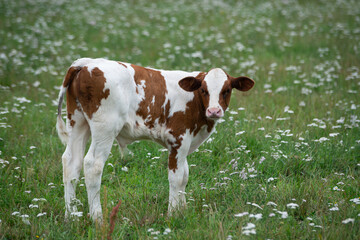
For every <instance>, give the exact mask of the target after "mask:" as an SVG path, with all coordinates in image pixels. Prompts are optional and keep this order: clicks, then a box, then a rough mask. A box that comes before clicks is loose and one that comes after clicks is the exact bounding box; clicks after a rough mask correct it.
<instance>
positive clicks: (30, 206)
mask: <svg viewBox="0 0 360 240" xmlns="http://www.w3.org/2000/svg"><path fill="white" fill-rule="evenodd" d="M29 208H39V205H37V204H30V205H29Z"/></svg>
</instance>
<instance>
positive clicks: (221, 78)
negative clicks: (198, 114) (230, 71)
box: [204, 68, 227, 113]
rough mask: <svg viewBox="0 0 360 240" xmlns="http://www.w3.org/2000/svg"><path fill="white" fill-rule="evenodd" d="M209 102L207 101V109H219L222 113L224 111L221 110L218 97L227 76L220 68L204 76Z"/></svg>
mask: <svg viewBox="0 0 360 240" xmlns="http://www.w3.org/2000/svg"><path fill="white" fill-rule="evenodd" d="M204 80H205V81H206V84H207V88H208V92H209V96H210V100H209V107H208V109H209V108H220V109H221V110H222V112H223V113H224V109H222V107H221V105H220V104H219V96H220V91H221V89H222V87H223V86H224V83H225V81H226V80H227V76H226V74H225V72H224V71H223V70H222V69H220V68H214V69H212V70H211V71H209V73H208V74H207V75H206V76H205V79H204Z"/></svg>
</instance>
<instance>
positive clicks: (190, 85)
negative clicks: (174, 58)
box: [179, 77, 201, 92]
mask: <svg viewBox="0 0 360 240" xmlns="http://www.w3.org/2000/svg"><path fill="white" fill-rule="evenodd" d="M179 86H180V87H181V88H182V89H184V90H185V91H188V92H193V91H195V90H197V89H199V88H200V87H201V79H197V78H195V77H186V78H183V79H181V80H180V81H179Z"/></svg>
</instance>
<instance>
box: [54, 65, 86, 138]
mask: <svg viewBox="0 0 360 240" xmlns="http://www.w3.org/2000/svg"><path fill="white" fill-rule="evenodd" d="M80 70H81V66H74V65H72V66H71V67H70V68H69V70H68V71H67V73H66V76H65V78H64V81H63V84H62V85H61V88H60V92H59V98H58V114H57V121H56V130H57V133H58V135H59V138H60V140H61V142H62V143H63V144H67V143H68V141H69V133H68V131H67V129H66V124H65V122H64V120H63V119H62V117H61V109H62V103H63V101H64V95H65V93H66V90H67V88H68V86H69V85H70V84H71V82H72V81H73V80H74V78H75V76H76V75H77V73H78V72H79V71H80Z"/></svg>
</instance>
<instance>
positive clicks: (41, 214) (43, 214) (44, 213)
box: [36, 212, 46, 217]
mask: <svg viewBox="0 0 360 240" xmlns="http://www.w3.org/2000/svg"><path fill="white" fill-rule="evenodd" d="M45 215H46V212H43V213H39V214H38V215H36V217H42V216H45Z"/></svg>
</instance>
